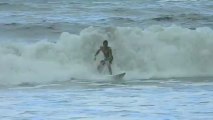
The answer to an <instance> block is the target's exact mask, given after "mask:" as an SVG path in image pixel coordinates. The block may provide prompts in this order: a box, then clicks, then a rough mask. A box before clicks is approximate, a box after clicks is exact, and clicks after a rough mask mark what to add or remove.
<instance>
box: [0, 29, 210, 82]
mask: <svg viewBox="0 0 213 120" xmlns="http://www.w3.org/2000/svg"><path fill="white" fill-rule="evenodd" d="M212 38H213V30H212V29H210V28H197V29H196V30H190V29H187V28H182V27H179V26H175V25H174V26H170V27H162V26H151V27H149V28H147V29H144V30H143V29H140V28H130V27H125V28H124V27H117V28H95V27H89V28H86V29H84V30H82V31H81V32H80V34H79V35H76V34H69V33H66V32H64V33H62V34H61V37H60V39H59V40H58V41H57V42H56V43H52V42H48V41H41V42H38V43H30V44H27V43H7V44H3V43H2V44H1V46H0V55H1V57H0V82H1V83H0V84H1V85H11V84H21V83H23V82H30V83H43V82H44V83H46V82H51V81H60V80H68V79H70V78H71V77H80V78H89V77H94V76H95V74H96V70H95V67H96V64H97V61H96V62H95V61H93V59H94V54H95V52H96V50H97V49H98V48H99V46H100V45H101V44H102V42H103V40H105V39H107V40H108V41H109V45H110V46H111V47H112V50H113V55H114V61H113V71H114V73H118V72H120V71H125V72H127V77H133V78H134V77H137V78H138V77H140V76H143V77H146V78H147V77H153V76H160V77H162V76H165V77H169V76H170V77H173V76H193V75H196V76H197V75H212V73H213V62H212V59H213V54H211V53H212V52H213V48H212V46H213V40H212ZM101 57H103V56H102V55H100V56H99V57H98V60H100V59H102V58H101Z"/></svg>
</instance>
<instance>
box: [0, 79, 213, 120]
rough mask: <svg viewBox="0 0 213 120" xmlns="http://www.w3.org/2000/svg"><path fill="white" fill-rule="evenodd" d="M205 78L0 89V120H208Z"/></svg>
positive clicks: (210, 104)
mask: <svg viewBox="0 0 213 120" xmlns="http://www.w3.org/2000/svg"><path fill="white" fill-rule="evenodd" d="M204 80H205V79H204ZM134 81H135V82H134ZM208 81H209V80H205V82H200V81H199V82H192V81H191V82H184V81H179V80H132V81H122V82H116V83H115V82H113V81H111V82H107V81H102V82H100V81H99V82H93V83H91V82H90V83H89V82H85V81H81V82H79V81H76V82H74V81H73V82H69V83H66V85H60V84H52V85H47V86H44V85H43V86H34V87H26V86H25V87H21V86H20V87H15V88H10V89H7V90H1V91H0V92H1V96H0V97H1V103H0V111H1V114H0V117H1V119H3V120H22V119H31V120H32V119H33V120H47V119H51V120H59V119H60V120H67V119H72V120H84V119H91V120H100V119H101V120H102V119H103V120H105V119H119V120H123V119H125V120H132V119H135V120H141V119H150V120H179V119H182V120H203V119H205V120H211V119H213V111H212V110H213V101H212V100H213V83H212V82H208Z"/></svg>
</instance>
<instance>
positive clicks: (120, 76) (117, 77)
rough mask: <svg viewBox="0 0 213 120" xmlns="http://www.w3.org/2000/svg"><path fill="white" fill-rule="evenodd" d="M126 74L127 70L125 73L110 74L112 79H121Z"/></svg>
mask: <svg viewBox="0 0 213 120" xmlns="http://www.w3.org/2000/svg"><path fill="white" fill-rule="evenodd" d="M125 75H126V73H125V72H123V73H119V74H115V75H110V76H109V77H110V79H113V80H121V79H123V77H124V76H125Z"/></svg>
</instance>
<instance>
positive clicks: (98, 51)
mask: <svg viewBox="0 0 213 120" xmlns="http://www.w3.org/2000/svg"><path fill="white" fill-rule="evenodd" d="M100 51H101V48H99V49H98V50H97V52H96V53H95V60H96V56H97V55H98V54H99V53H100Z"/></svg>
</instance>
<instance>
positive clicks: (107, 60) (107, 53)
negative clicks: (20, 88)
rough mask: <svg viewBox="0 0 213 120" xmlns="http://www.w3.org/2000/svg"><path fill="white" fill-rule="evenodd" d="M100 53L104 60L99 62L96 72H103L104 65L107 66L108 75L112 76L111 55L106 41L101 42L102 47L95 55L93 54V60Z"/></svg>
mask: <svg viewBox="0 0 213 120" xmlns="http://www.w3.org/2000/svg"><path fill="white" fill-rule="evenodd" d="M100 51H102V53H103V55H104V60H101V61H100V63H99V65H98V67H97V69H98V71H99V72H100V73H101V72H102V71H103V68H104V66H105V65H107V67H108V70H109V74H111V75H112V69H111V64H112V61H113V55H112V49H111V48H110V47H109V46H108V41H107V40H104V41H103V46H101V47H100V48H99V49H98V50H97V52H96V54H95V60H96V56H97V55H98V54H99V53H100Z"/></svg>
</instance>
